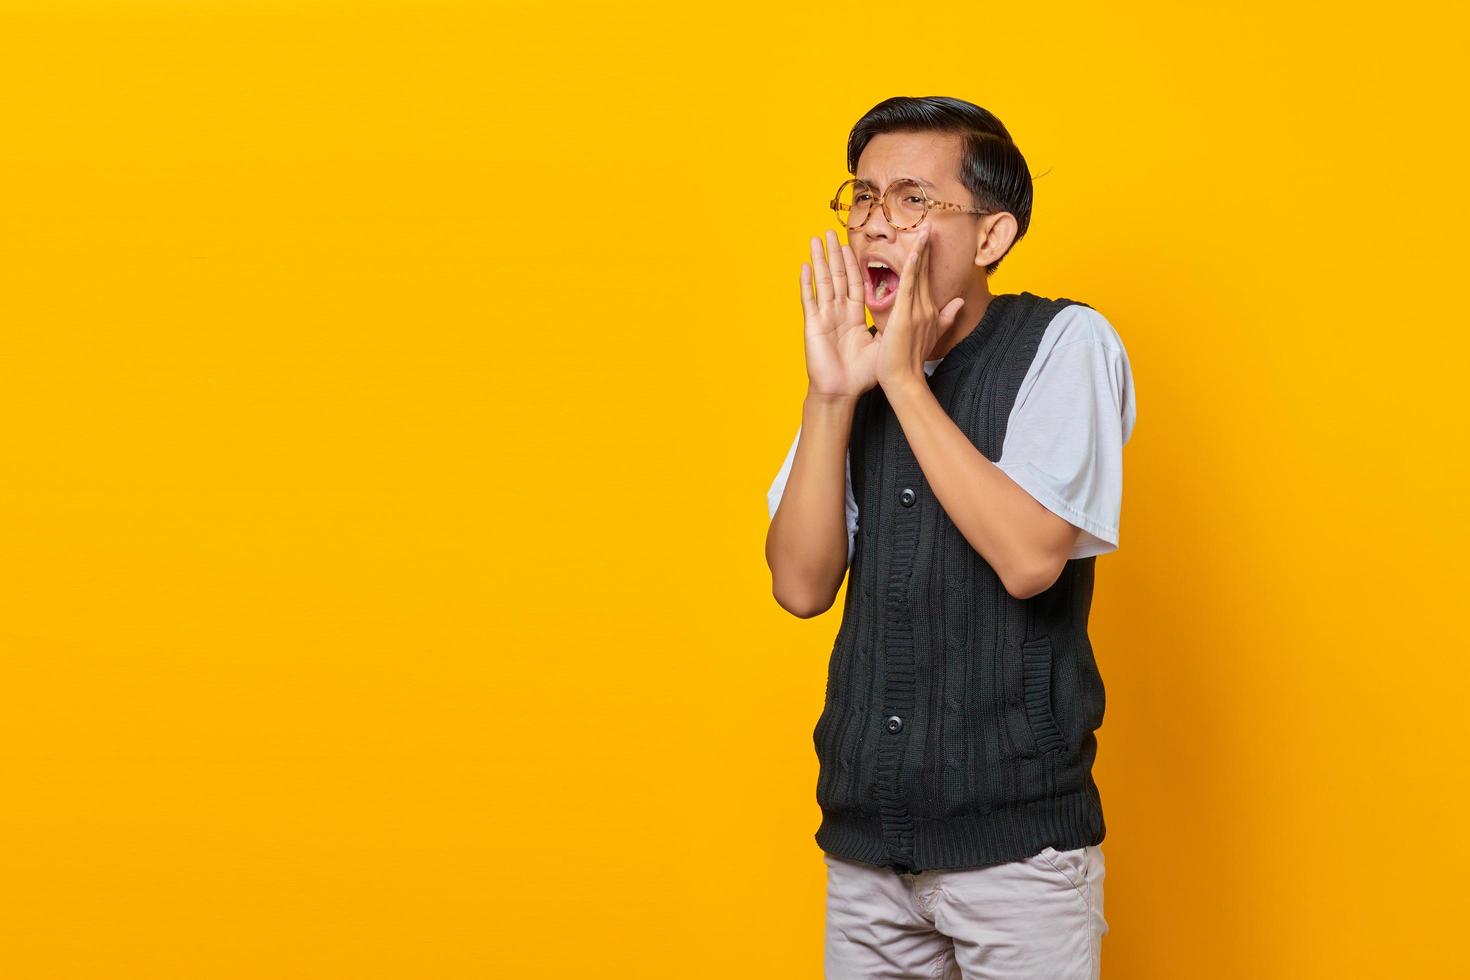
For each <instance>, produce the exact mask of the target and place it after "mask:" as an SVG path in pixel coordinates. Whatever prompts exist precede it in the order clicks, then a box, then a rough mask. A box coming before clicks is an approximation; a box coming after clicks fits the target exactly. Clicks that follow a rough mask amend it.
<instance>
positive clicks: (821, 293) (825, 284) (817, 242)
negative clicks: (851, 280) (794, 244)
mask: <svg viewBox="0 0 1470 980" xmlns="http://www.w3.org/2000/svg"><path fill="white" fill-rule="evenodd" d="M812 269H813V270H814V271H815V272H816V274H817V305H818V306H826V305H827V304H828V303H830V302H832V273H831V271H830V270H829V269H828V268H827V254H826V253H825V252H823V251H822V240H821V239H820V238H818V237H816V236H815V235H813V236H812Z"/></svg>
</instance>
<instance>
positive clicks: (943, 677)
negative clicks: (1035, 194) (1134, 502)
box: [766, 97, 1136, 980]
mask: <svg viewBox="0 0 1470 980" xmlns="http://www.w3.org/2000/svg"><path fill="white" fill-rule="evenodd" d="M847 156H848V161H847V162H848V169H849V171H850V172H851V173H852V174H853V175H854V176H853V179H852V180H849V181H847V182H845V183H844V184H843V186H842V187H841V188H839V191H838V194H837V196H836V197H835V198H834V199H833V201H832V202H831V204H832V207H833V209H834V211H836V212H837V218H838V221H839V223H840V224H841V225H842V226H843V227H845V229H846V231H847V235H848V242H847V244H846V245H842V246H840V247H839V243H838V240H837V236H836V234H835V232H828V253H827V254H826V255H825V256H824V253H823V250H822V247H821V243H820V242H819V241H818V240H817V239H815V238H813V239H812V264H811V266H808V265H807V264H806V263H803V264H802V268H801V290H802V307H803V311H804V318H805V349H806V364H807V374H808V378H809V386H808V392H807V395H806V399H805V401H804V403H803V407H802V424H801V426H800V428H799V429H798V431H797V438H796V440H795V441H794V442H793V444H792V446H791V449H790V451H789V452H788V453H787V456H786V459H785V461H784V463H783V464H782V467H781V470H780V472H779V473H778V474H777V476H776V479H775V481H774V482H773V483H772V486H771V489H770V492H769V494H768V498H767V502H768V507H769V510H770V514H771V526H770V531H769V533H768V535H767V539H766V559H767V563H768V564H769V566H770V568H771V573H772V592H773V594H774V596H775V598H776V600H777V602H778V603H780V605H781V606H782V607H783V608H785V609H787V610H788V611H790V612H792V613H793V614H795V615H798V616H802V617H809V616H814V615H817V614H819V613H821V612H823V611H825V610H827V609H829V608H830V607H831V605H832V603H833V601H834V600H835V598H836V594H837V591H838V590H839V588H840V587H841V585H842V581H843V579H844V577H847V579H848V587H847V596H846V602H845V607H844V610H843V618H842V625H841V627H840V628H839V630H838V635H837V638H836V641H835V643H834V644H833V650H832V657H831V661H830V663H829V667H828V678H827V691H826V703H825V705H824V708H823V711H822V715H821V717H820V719H819V720H818V722H817V725H816V728H815V730H814V732H813V742H814V745H815V747H816V752H817V757H818V760H819V763H820V772H819V777H818V785H817V801H818V804H819V805H820V807H821V810H822V825H821V827H820V828H819V829H818V831H817V833H816V840H817V843H818V844H819V845H820V846H821V848H822V850H823V852H824V860H825V861H826V863H827V867H828V889H827V891H828V894H827V934H826V949H825V957H826V969H827V975H828V976H829V977H841V978H847V977H852V978H857V977H869V976H880V975H881V976H884V977H898V976H902V977H909V976H912V977H916V978H918V977H924V978H932V977H961V976H962V977H965V978H976V977H985V978H1019V977H1035V978H1048V980H1060V978H1070V977H1087V978H1096V977H1097V976H1098V975H1099V971H1100V959H1101V955H1100V954H1101V940H1102V936H1103V935H1104V934H1105V933H1106V931H1107V929H1108V926H1107V922H1106V920H1105V919H1104V917H1103V910H1102V881H1103V876H1104V863H1103V854H1102V850H1101V846H1100V845H1101V843H1102V840H1103V836H1104V834H1105V825H1104V822H1103V816H1102V804H1101V799H1100V796H1099V793H1098V790H1097V787H1096V785H1095V784H1094V783H1093V780H1092V775H1091V768H1092V762H1093V759H1094V757H1095V754H1096V749H1097V743H1096V738H1095V736H1094V734H1093V733H1094V732H1095V730H1096V729H1097V728H1098V727H1099V726H1100V725H1101V723H1102V716H1103V707H1104V690H1103V684H1102V678H1101V675H1100V674H1099V672H1098V669H1097V666H1096V663H1095V661H1094V659H1093V655H1092V648H1091V645H1090V643H1089V641H1088V637H1087V617H1088V610H1089V608H1090V604H1091V597H1092V587H1093V569H1094V564H1095V561H1096V557H1097V555H1099V554H1103V553H1106V552H1108V551H1111V550H1114V549H1116V547H1117V545H1118V523H1119V520H1118V518H1119V513H1120V509H1121V503H1122V447H1123V444H1124V443H1125V442H1126V441H1127V440H1128V438H1129V436H1130V435H1131V433H1132V429H1133V423H1134V419H1135V417H1136V407H1135V401H1134V396H1133V383H1132V375H1131V370H1130V368H1129V365H1128V359H1127V354H1126V352H1125V351H1124V349H1123V345H1122V342H1121V340H1120V338H1119V337H1118V334H1117V332H1116V331H1115V330H1114V329H1113V328H1112V326H1111V324H1109V323H1108V321H1107V320H1106V319H1105V318H1104V317H1103V316H1102V315H1101V314H1100V313H1098V312H1097V311H1096V310H1094V309H1093V308H1092V307H1090V306H1089V305H1087V304H1085V303H1080V302H1076V301H1073V300H1068V299H1046V298H1043V297H1039V296H1036V295H1034V294H1032V293H1029V292H1021V293H1001V294H992V293H991V291H990V288H989V278H990V276H991V274H992V273H993V272H994V271H995V269H996V268H997V266H998V265H999V264H1000V261H1001V259H1002V258H1003V257H1004V256H1005V255H1006V254H1007V253H1008V252H1009V251H1010V249H1011V247H1012V246H1013V245H1014V244H1015V243H1016V242H1017V241H1018V240H1019V239H1020V238H1021V237H1022V236H1023V235H1024V234H1025V232H1026V228H1027V225H1028V224H1029V221H1030V213H1031V200H1032V191H1031V177H1030V174H1029V171H1028V170H1027V167H1026V162H1025V159H1024V157H1023V156H1022V155H1021V153H1020V150H1019V149H1018V148H1017V147H1016V145H1015V143H1014V141H1013V140H1012V139H1011V137H1010V134H1009V132H1007V130H1006V129H1005V127H1004V126H1003V125H1002V124H1001V123H1000V121H999V120H998V119H996V118H995V117H994V116H993V115H992V114H990V113H989V112H987V111H986V110H984V109H981V108H980V107H978V106H975V105H973V104H971V103H969V102H965V101H962V100H959V99H951V98H943V97H930V98H894V99H888V100H886V101H885V102H882V103H880V104H879V105H877V106H875V107H874V108H873V109H871V110H870V111H869V112H868V113H867V114H866V115H864V117H863V118H862V119H861V120H859V122H858V123H857V125H856V126H854V128H853V130H852V132H851V134H850V136H849V141H848V154H847ZM813 272H815V295H813ZM869 311H870V312H871V313H872V317H873V321H874V327H875V328H876V333H870V332H869V329H868V326H867V319H866V313H867V312H869Z"/></svg>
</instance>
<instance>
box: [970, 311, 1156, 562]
mask: <svg viewBox="0 0 1470 980" xmlns="http://www.w3.org/2000/svg"><path fill="white" fill-rule="evenodd" d="M1057 317H1058V321H1059V322H1058V323H1057V324H1056V327H1057V329H1056V330H1055V331H1053V330H1048V336H1047V339H1046V340H1044V341H1043V343H1042V345H1041V346H1040V347H1039V348H1038V350H1037V355H1036V360H1035V361H1034V362H1033V363H1032V365H1031V368H1030V369H1029V371H1028V373H1027V376H1026V379H1025V380H1024V381H1022V384H1021V389H1020V391H1019V392H1018V394H1017V397H1016V403H1015V405H1014V406H1013V407H1012V410H1011V416H1010V420H1009V422H1008V423H1007V428H1006V437H1005V444H1004V446H1003V448H1002V451H1001V458H1000V460H999V461H998V462H997V463H996V465H997V466H999V467H1000V468H1001V469H1002V470H1004V471H1005V472H1006V474H1007V475H1008V476H1010V478H1011V479H1012V480H1014V481H1015V482H1016V483H1017V484H1018V485H1019V486H1021V487H1022V488H1023V489H1024V490H1026V492H1027V493H1029V494H1031V496H1033V497H1035V498H1036V499H1037V500H1038V501H1039V502H1040V503H1041V505H1042V506H1044V507H1046V509H1047V510H1050V511H1051V512H1052V513H1054V514H1056V515H1057V516H1059V517H1061V518H1062V519H1063V520H1066V521H1068V522H1069V523H1071V524H1073V525H1075V526H1076V527H1079V528H1081V530H1082V533H1081V534H1079V535H1078V538H1077V543H1076V545H1075V546H1074V547H1073V549H1072V554H1071V555H1070V556H1069V557H1071V558H1086V557H1089V556H1091V555H1101V554H1107V553H1108V552H1111V551H1116V550H1117V548H1118V526H1119V517H1120V514H1121V511H1122V506H1123V445H1124V443H1126V442H1127V441H1128V439H1129V437H1130V436H1131V435H1132V434H1133V423H1134V420H1135V418H1136V406H1135V401H1134V395H1133V375H1132V370H1131V368H1130V367H1129V364H1128V353H1127V351H1126V350H1125V349H1124V347H1123V342H1122V339H1121V338H1120V337H1119V336H1118V334H1117V331H1116V330H1114V328H1113V327H1112V325H1111V324H1110V323H1108V321H1107V319H1106V318H1104V317H1103V315H1102V314H1100V313H1098V312H1097V311H1096V310H1093V309H1091V308H1089V307H1085V306H1081V305H1073V306H1069V307H1066V308H1065V309H1063V310H1062V311H1061V312H1060V313H1058V314H1057ZM1063 318H1065V319H1063Z"/></svg>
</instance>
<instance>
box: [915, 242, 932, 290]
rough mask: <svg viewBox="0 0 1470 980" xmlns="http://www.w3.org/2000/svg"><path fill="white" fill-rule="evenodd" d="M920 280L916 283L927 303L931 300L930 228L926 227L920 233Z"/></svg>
mask: <svg viewBox="0 0 1470 980" xmlns="http://www.w3.org/2000/svg"><path fill="white" fill-rule="evenodd" d="M918 253H919V268H918V276H919V281H918V282H917V283H915V285H916V286H917V287H918V293H919V296H920V297H921V298H922V299H923V301H924V302H925V303H926V304H927V303H928V302H929V229H928V228H925V229H924V230H923V231H922V232H921V233H920V235H919V248H918Z"/></svg>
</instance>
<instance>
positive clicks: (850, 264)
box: [801, 230, 878, 397]
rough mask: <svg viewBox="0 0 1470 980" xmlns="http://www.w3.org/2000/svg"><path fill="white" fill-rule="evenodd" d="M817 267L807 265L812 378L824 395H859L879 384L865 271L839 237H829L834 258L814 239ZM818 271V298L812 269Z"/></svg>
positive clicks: (804, 300) (804, 284)
mask: <svg viewBox="0 0 1470 980" xmlns="http://www.w3.org/2000/svg"><path fill="white" fill-rule="evenodd" d="M811 245H812V264H811V265H810V266H808V265H807V264H806V263H805V262H803V263H802V264H801V307H802V310H803V312H804V313H805V316H806V374H807V380H808V383H809V387H810V390H811V391H812V392H813V393H815V394H819V395H842V396H853V397H855V396H857V395H860V394H862V393H863V392H865V391H867V390H868V389H869V388H871V387H873V385H875V384H877V383H878V377H877V374H876V370H875V365H876V364H877V358H878V340H877V338H876V337H874V336H873V335H872V334H870V333H868V318H867V305H866V303H865V301H864V298H863V272H862V270H861V269H859V268H858V265H857V259H856V258H855V257H854V256H853V254H852V249H851V248H850V247H849V246H847V245H843V246H841V248H840V249H839V247H838V242H837V232H835V231H830V230H829V231H828V232H827V249H828V252H829V253H830V254H829V255H824V254H823V252H822V244H821V242H820V241H818V240H817V239H816V238H813V239H812V240H811ZM812 268H815V269H816V270H817V295H816V298H815V299H814V298H813V297H812V277H811V270H812Z"/></svg>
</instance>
